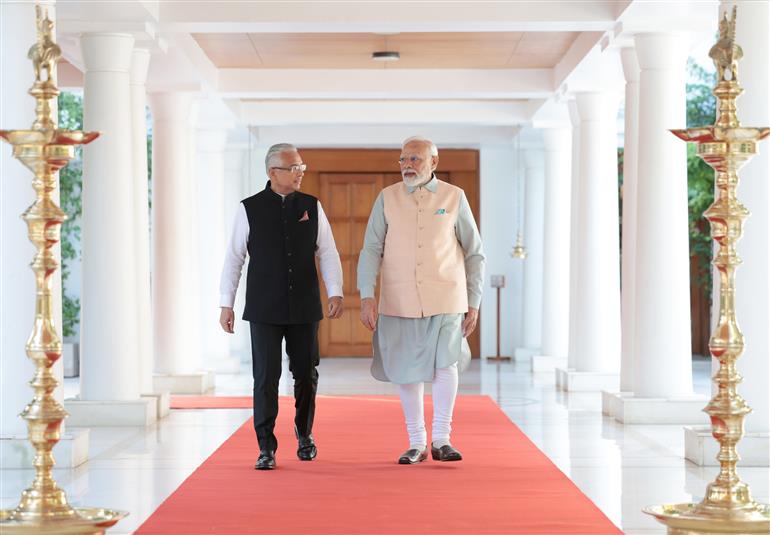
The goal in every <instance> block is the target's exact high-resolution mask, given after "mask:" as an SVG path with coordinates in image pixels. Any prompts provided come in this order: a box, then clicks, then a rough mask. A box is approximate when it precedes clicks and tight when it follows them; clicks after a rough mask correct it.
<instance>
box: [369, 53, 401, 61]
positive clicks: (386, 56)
mask: <svg viewBox="0 0 770 535" xmlns="http://www.w3.org/2000/svg"><path fill="white" fill-rule="evenodd" d="M372 59H373V60H374V61H398V60H399V59H401V55H400V54H399V53H398V52H391V51H382V52H372Z"/></svg>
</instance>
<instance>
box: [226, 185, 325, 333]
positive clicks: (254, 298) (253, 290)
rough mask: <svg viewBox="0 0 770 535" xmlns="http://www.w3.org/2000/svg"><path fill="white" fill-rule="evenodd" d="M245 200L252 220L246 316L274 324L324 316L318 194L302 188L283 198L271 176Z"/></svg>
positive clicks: (315, 319)
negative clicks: (318, 253) (272, 184)
mask: <svg viewBox="0 0 770 535" xmlns="http://www.w3.org/2000/svg"><path fill="white" fill-rule="evenodd" d="M241 202H243V206H244V207H245V208H246V216H247V218H248V220H249V241H248V251H249V269H248V274H247V278H246V307H245V310H244V311H243V319H244V320H247V321H256V322H260V323H270V324H275V325H290V324H296V323H311V322H314V321H320V320H321V319H322V318H323V311H322V307H321V292H320V288H319V286H318V273H317V272H316V265H315V251H316V248H317V246H316V242H317V240H318V199H316V198H315V197H313V196H312V195H307V194H305V193H300V192H298V191H296V192H293V193H290V194H289V195H287V196H286V197H284V198H281V196H280V195H278V194H277V193H275V192H274V191H273V190H271V189H270V182H269V181H268V183H267V187H266V188H265V189H264V190H263V191H261V192H259V193H257V194H256V195H253V196H251V197H249V198H248V199H244V200H243V201H241Z"/></svg>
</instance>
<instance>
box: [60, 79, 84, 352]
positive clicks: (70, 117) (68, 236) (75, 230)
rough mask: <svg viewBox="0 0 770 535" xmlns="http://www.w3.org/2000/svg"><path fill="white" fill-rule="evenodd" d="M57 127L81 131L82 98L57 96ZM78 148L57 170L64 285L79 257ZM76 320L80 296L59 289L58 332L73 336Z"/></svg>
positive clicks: (80, 169) (80, 175) (80, 178)
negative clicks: (59, 312)
mask: <svg viewBox="0 0 770 535" xmlns="http://www.w3.org/2000/svg"><path fill="white" fill-rule="evenodd" d="M59 128H64V129H67V130H81V129H82V128H83V98H82V97H80V96H78V95H74V94H72V93H66V92H63V93H61V94H60V95H59ZM81 156H82V149H81V148H80V147H78V148H77V149H76V157H75V159H73V160H72V161H71V162H70V164H69V165H68V166H67V167H65V168H64V169H62V170H61V171H60V172H59V191H60V193H61V199H60V205H61V207H62V210H64V212H65V213H66V214H67V216H68V217H69V219H68V220H67V221H65V222H64V224H63V225H62V229H61V258H62V265H61V278H62V287H63V288H66V282H67V279H68V278H69V276H70V265H71V263H72V261H73V260H75V259H77V258H79V256H80V215H81V213H82V207H81V202H80V198H81V191H82V188H83V161H82V159H81ZM79 321H80V299H79V298H76V297H71V296H69V295H67V293H66V292H64V291H62V334H63V335H64V336H65V337H69V336H74V335H75V328H76V327H77V324H78V323H79Z"/></svg>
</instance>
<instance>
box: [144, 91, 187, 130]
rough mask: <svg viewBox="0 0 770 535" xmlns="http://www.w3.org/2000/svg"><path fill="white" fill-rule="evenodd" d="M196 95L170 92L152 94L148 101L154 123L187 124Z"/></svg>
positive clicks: (185, 92) (184, 92)
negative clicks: (180, 122)
mask: <svg viewBox="0 0 770 535" xmlns="http://www.w3.org/2000/svg"><path fill="white" fill-rule="evenodd" d="M194 96H195V93H193V92H192V91H168V92H163V93H150V94H149V95H148V97H149V98H148V100H149V101H150V108H152V117H153V120H154V121H182V122H185V123H187V121H188V120H189V118H190V112H191V108H192V103H193V97H194Z"/></svg>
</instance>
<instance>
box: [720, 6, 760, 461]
mask: <svg viewBox="0 0 770 535" xmlns="http://www.w3.org/2000/svg"><path fill="white" fill-rule="evenodd" d="M722 4H725V5H726V7H727V8H728V9H732V7H731V6H732V2H730V3H726V2H722ZM735 40H736V42H737V43H738V44H739V45H741V46H742V47H743V60H742V61H741V62H740V63H739V67H738V80H739V82H740V83H741V85H742V86H743V89H744V90H745V92H744V94H743V96H741V97H739V98H738V118H739V119H740V120H741V122H742V123H743V124H744V125H746V126H770V69H768V65H770V4H769V3H768V2H746V1H745V0H739V2H738V22H737V25H736V36H735ZM740 177H741V182H740V186H739V189H738V199H740V200H741V202H743V204H745V205H746V207H747V208H748V209H749V210H750V211H751V217H750V218H749V219H748V220H747V221H746V223H745V225H744V235H743V238H742V239H741V241H739V242H738V255H739V256H740V257H741V258H742V259H743V264H742V265H741V266H740V267H739V268H738V271H737V273H736V282H735V284H736V291H735V295H736V301H737V305H736V306H737V310H736V313H737V315H738V324H739V325H740V326H741V330H742V331H743V335H744V337H745V339H746V351H745V353H744V354H743V356H742V357H741V358H740V359H739V360H738V371H739V372H740V373H741V375H743V383H742V384H741V385H740V386H739V387H738V391H739V393H740V394H741V395H742V396H743V397H744V398H745V399H746V401H747V402H748V404H749V405H750V406H751V408H752V410H753V412H752V414H750V415H749V416H747V417H746V420H745V422H746V430H747V431H748V432H750V433H765V434H767V433H770V388H768V385H769V384H770V359H768V355H770V280H768V273H770V184H768V177H770V140H767V139H766V140H765V141H763V142H761V143H760V145H759V154H758V155H757V156H755V157H754V158H753V159H752V160H751V161H750V162H749V163H748V164H746V166H745V167H744V168H743V169H742V170H741V171H740ZM714 280H715V281H717V283H718V281H719V277H715V278H714ZM714 312H715V313H718V310H716V308H715V309H714ZM766 436H767V435H766ZM765 440H767V438H766V439H765ZM765 443H767V442H765ZM741 452H742V455H743V450H741ZM765 452H767V449H765ZM765 463H767V456H765Z"/></svg>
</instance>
